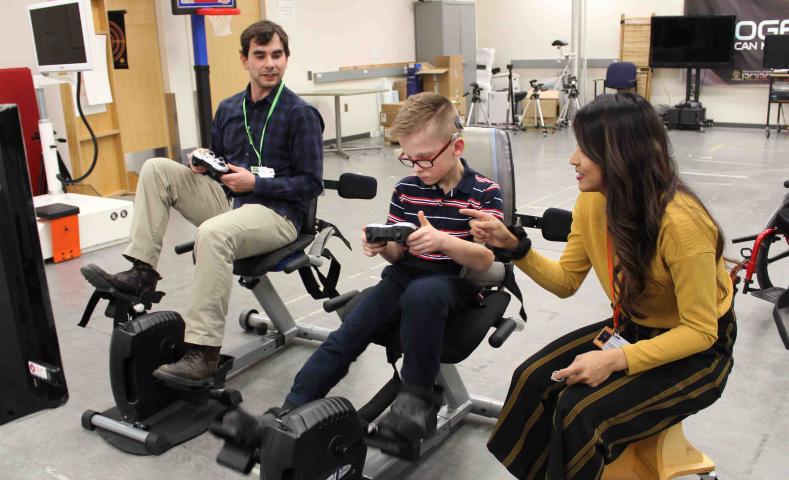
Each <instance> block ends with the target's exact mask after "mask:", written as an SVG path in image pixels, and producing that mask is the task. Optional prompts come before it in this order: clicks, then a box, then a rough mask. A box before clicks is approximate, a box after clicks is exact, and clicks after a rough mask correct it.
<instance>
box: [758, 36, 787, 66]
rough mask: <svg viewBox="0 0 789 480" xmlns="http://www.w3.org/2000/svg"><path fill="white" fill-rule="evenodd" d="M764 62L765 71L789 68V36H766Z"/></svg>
mask: <svg viewBox="0 0 789 480" xmlns="http://www.w3.org/2000/svg"><path fill="white" fill-rule="evenodd" d="M762 62H763V63H762V67H763V68H765V69H775V70H782V69H785V68H789V35H766V36H765V37H764V57H763V60H762Z"/></svg>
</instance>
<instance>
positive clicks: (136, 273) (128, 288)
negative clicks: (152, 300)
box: [80, 260, 162, 297]
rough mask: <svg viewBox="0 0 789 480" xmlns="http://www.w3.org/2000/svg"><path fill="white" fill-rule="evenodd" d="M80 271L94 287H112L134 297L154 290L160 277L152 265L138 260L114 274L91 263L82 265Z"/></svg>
mask: <svg viewBox="0 0 789 480" xmlns="http://www.w3.org/2000/svg"><path fill="white" fill-rule="evenodd" d="M80 271H81V272H82V275H83V276H84V277H85V279H86V280H87V281H88V282H89V283H90V284H91V285H93V286H94V287H96V288H103V289H109V288H113V289H115V290H118V291H120V292H122V293H125V294H128V295H132V296H134V297H139V296H141V295H142V294H143V293H145V292H153V291H156V284H157V283H158V282H159V280H161V279H162V277H161V275H159V274H158V273H157V272H156V270H154V269H153V267H152V266H150V265H148V264H147V263H144V262H141V261H139V260H135V261H134V265H132V268H130V269H129V270H126V271H123V272H119V273H116V274H110V273H107V272H105V271H104V270H103V269H102V268H101V267H99V266H98V265H94V264H92V263H91V264H90V265H86V266H84V267H82V268H81V269H80Z"/></svg>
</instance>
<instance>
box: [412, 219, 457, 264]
mask: <svg viewBox="0 0 789 480" xmlns="http://www.w3.org/2000/svg"><path fill="white" fill-rule="evenodd" d="M417 215H418V217H419V228H417V229H416V230H414V232H413V233H411V235H409V236H408V240H407V241H406V245H408V251H409V252H411V254H412V255H421V254H424V253H433V252H440V251H442V250H443V249H444V243H445V242H446V241H447V239H449V234H448V233H445V232H441V231H439V230H436V228H435V227H434V226H433V225H430V222H428V221H427V218H426V217H425V212H423V211H422V210H420V211H419V213H418V214H417Z"/></svg>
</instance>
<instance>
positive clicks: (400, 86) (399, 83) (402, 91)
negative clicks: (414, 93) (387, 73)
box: [392, 80, 408, 102]
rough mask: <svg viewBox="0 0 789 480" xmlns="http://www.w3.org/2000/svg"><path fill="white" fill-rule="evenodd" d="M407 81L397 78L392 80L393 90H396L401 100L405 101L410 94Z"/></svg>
mask: <svg viewBox="0 0 789 480" xmlns="http://www.w3.org/2000/svg"><path fill="white" fill-rule="evenodd" d="M406 83H407V82H406V81H405V80H395V81H394V82H392V90H396V91H397V94H398V95H399V96H400V99H399V100H398V101H399V102H404V101H405V99H406V97H407V96H408V92H407V87H406Z"/></svg>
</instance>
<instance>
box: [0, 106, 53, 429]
mask: <svg viewBox="0 0 789 480" xmlns="http://www.w3.org/2000/svg"><path fill="white" fill-rule="evenodd" d="M0 225H2V234H0V425H2V424H4V423H8V422H10V421H12V420H14V419H16V418H19V417H22V416H24V415H28V414H30V413H33V412H37V411H39V410H43V409H45V408H54V407H57V406H59V405H62V404H63V403H65V402H66V400H67V399H68V390H67V389H66V380H65V377H64V375H63V365H62V363H61V360H60V347H59V346H58V337H57V333H56V331H55V321H54V319H53V317H52V305H51V303H50V300H49V289H48V287H47V279H46V276H45V274H44V260H43V258H42V257H41V246H40V244H39V241H38V227H37V226H36V216H35V212H34V210H33V196H32V193H31V190H30V180H29V178H28V175H27V162H26V160H25V147H24V143H23V141H22V129H21V126H20V120H19V110H18V108H17V106H16V105H0Z"/></svg>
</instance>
